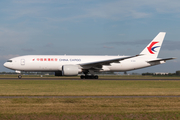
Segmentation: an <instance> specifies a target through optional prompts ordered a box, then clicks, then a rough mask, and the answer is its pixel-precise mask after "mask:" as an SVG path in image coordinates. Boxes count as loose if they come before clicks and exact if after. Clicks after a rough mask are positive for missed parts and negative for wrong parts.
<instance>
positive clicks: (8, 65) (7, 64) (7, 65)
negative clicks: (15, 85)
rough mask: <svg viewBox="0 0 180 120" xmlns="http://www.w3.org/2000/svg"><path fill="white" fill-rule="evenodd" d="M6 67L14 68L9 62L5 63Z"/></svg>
mask: <svg viewBox="0 0 180 120" xmlns="http://www.w3.org/2000/svg"><path fill="white" fill-rule="evenodd" d="M4 67H6V68H11V67H12V66H11V65H10V64H9V63H8V62H5V63H4Z"/></svg>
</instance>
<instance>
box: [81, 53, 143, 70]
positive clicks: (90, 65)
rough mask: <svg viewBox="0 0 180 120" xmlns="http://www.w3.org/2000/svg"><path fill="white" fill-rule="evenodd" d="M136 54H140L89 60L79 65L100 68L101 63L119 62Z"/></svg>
mask: <svg viewBox="0 0 180 120" xmlns="http://www.w3.org/2000/svg"><path fill="white" fill-rule="evenodd" d="M138 56H140V55H134V56H128V57H121V58H116V59H109V60H103V61H96V62H91V63H83V64H79V65H80V66H82V67H89V68H102V65H110V64H111V63H120V61H122V60H125V59H130V58H134V57H138Z"/></svg>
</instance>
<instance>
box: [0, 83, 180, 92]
mask: <svg viewBox="0 0 180 120" xmlns="http://www.w3.org/2000/svg"><path fill="white" fill-rule="evenodd" d="M0 95H1V96H2V95H3V96H7V95H8V96H11V95H13V96H17V95H24V96H26V95H32V96H34V95H41V96H46V95H55V96H56V95H60V96H64V95H70V96H71V95H72V96H78V95H80V96H82V95H83V96H91V95H103V96H105V95H114V96H117V95H180V81H178V80H168V81H167V80H153V81H151V80H149V81H148V80H146V81H142V80H136V81H129V80H96V81H94V80H92V81H91V80H0Z"/></svg>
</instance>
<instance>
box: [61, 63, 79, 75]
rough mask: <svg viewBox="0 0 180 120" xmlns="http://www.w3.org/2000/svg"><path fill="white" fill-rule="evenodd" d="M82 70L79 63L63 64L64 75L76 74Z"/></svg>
mask: <svg viewBox="0 0 180 120" xmlns="http://www.w3.org/2000/svg"><path fill="white" fill-rule="evenodd" d="M80 71H81V70H80V69H79V68H78V66H77V65H64V66H62V75H65V76H76V75H78V73H79V72H80Z"/></svg>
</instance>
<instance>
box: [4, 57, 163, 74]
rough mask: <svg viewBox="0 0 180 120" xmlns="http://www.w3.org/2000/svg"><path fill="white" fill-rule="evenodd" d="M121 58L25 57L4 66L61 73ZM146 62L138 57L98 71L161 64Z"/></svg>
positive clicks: (112, 64) (21, 69) (119, 70)
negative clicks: (73, 67) (82, 65)
mask: <svg viewBox="0 0 180 120" xmlns="http://www.w3.org/2000/svg"><path fill="white" fill-rule="evenodd" d="M121 57H127V56H75V55H74V56H69V55H63V56H62V55H27V56H20V57H15V58H12V59H10V60H9V61H7V62H6V63H4V66H5V67H6V68H9V69H12V70H17V71H34V72H36V71H49V72H51V71H61V70H62V66H63V65H80V64H86V63H93V62H97V61H103V60H107V59H116V58H121ZM147 60H150V58H147V57H145V56H138V57H135V58H130V59H126V60H122V61H120V62H119V63H111V64H110V65H103V66H102V69H101V70H100V71H114V72H123V71H130V70H135V69H140V68H144V67H149V66H152V65H157V64H161V62H157V63H153V64H150V63H148V62H147ZM79 67H80V66H79Z"/></svg>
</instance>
